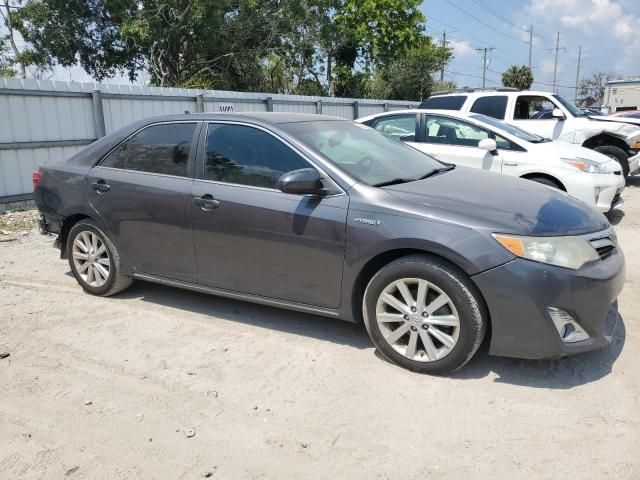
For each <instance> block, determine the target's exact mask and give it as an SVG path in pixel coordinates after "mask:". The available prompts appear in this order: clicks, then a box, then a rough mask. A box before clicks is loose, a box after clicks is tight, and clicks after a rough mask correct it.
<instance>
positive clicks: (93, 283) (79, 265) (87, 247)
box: [71, 230, 111, 288]
mask: <svg viewBox="0 0 640 480" xmlns="http://www.w3.org/2000/svg"><path fill="white" fill-rule="evenodd" d="M71 254H72V256H73V264H74V266H75V268H76V271H77V272H78V275H79V276H80V278H82V280H83V281H84V282H85V283H86V284H87V285H89V286H90V287H95V288H98V287H101V286H103V285H104V284H105V283H106V282H107V280H108V279H109V275H110V274H111V260H110V258H109V251H108V250H107V246H106V245H105V243H104V242H103V241H102V239H101V238H100V237H99V236H98V235H97V234H96V233H94V232H91V231H87V230H85V231H82V232H80V233H79V234H78V235H77V236H76V238H75V239H74V240H73V249H72V252H71Z"/></svg>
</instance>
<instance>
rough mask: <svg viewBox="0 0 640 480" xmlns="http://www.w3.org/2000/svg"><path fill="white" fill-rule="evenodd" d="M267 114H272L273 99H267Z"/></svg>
mask: <svg viewBox="0 0 640 480" xmlns="http://www.w3.org/2000/svg"><path fill="white" fill-rule="evenodd" d="M267 112H273V98H271V97H267Z"/></svg>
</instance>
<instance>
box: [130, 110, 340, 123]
mask: <svg viewBox="0 0 640 480" xmlns="http://www.w3.org/2000/svg"><path fill="white" fill-rule="evenodd" d="M188 120H196V121H216V120H218V121H219V120H222V121H224V120H227V121H229V120H234V121H249V122H252V123H262V124H272V125H279V124H283V123H298V122H314V121H315V122H317V121H322V120H324V121H329V120H341V121H347V120H345V119H344V118H339V117H332V116H328V115H316V114H313V113H289V112H240V113H214V112H211V113H183V114H179V115H162V116H156V117H149V118H145V119H144V120H142V122H144V123H146V124H151V123H157V122H183V121H188Z"/></svg>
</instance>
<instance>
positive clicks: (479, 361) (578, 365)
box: [451, 316, 627, 389]
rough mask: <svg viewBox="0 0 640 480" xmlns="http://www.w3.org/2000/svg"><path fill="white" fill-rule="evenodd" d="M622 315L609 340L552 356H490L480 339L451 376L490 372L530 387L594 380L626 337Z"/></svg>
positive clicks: (605, 372)
mask: <svg viewBox="0 0 640 480" xmlns="http://www.w3.org/2000/svg"><path fill="white" fill-rule="evenodd" d="M626 334H627V332H626V327H625V324H624V320H623V318H622V316H620V319H619V320H618V324H617V325H616V329H615V331H614V334H613V339H612V341H611V344H610V345H608V346H606V347H604V348H600V349H598V350H593V351H591V352H585V353H581V354H578V355H575V356H571V357H567V358H561V359H556V360H522V359H517V358H507V357H494V356H490V355H489V354H488V353H489V352H488V351H489V342H486V341H485V342H484V343H483V345H482V347H481V348H480V350H479V351H478V353H477V354H476V355H475V357H474V358H473V359H472V360H471V361H470V362H469V363H468V364H467V365H466V366H465V367H464V368H462V370H460V371H459V372H456V373H454V374H453V375H452V376H451V377H452V378H455V379H460V380H470V379H478V378H484V377H486V376H487V375H490V374H491V373H493V374H495V375H496V378H495V380H494V381H495V382H498V383H508V384H511V385H520V386H526V387H534V388H551V389H568V388H573V387H577V386H579V385H585V384H587V383H591V382H595V381H597V380H599V379H601V378H603V377H605V376H607V375H608V374H609V373H611V371H612V369H613V364H614V363H615V362H616V360H617V359H618V357H619V356H620V353H622V349H623V347H624V343H625V340H626Z"/></svg>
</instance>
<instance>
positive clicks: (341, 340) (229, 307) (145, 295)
mask: <svg viewBox="0 0 640 480" xmlns="http://www.w3.org/2000/svg"><path fill="white" fill-rule="evenodd" d="M114 298H115V299H117V298H129V299H138V300H140V301H144V302H150V303H154V304H157V305H163V306H166V307H171V308H175V309H178V310H185V311H189V312H193V313H197V314H200V315H205V316H210V317H215V318H219V319H222V320H224V321H231V322H238V323H243V324H245V325H252V326H255V327H260V328H269V329H272V330H277V331H280V332H285V333H289V334H293V335H301V336H306V337H310V338H315V339H318V340H323V341H327V342H332V343H338V344H342V345H347V346H351V347H354V348H358V349H371V350H372V354H374V355H376V356H377V357H378V358H380V359H382V360H384V358H383V357H382V355H380V354H379V353H378V352H376V351H375V349H374V348H373V344H372V342H371V340H370V339H369V336H368V334H367V332H366V330H365V328H364V326H363V325H361V324H353V323H349V322H345V321H342V320H338V319H332V318H325V317H321V316H317V315H311V314H305V313H300V312H294V311H289V310H283V309H280V308H275V307H268V306H264V305H257V304H253V303H249V302H244V301H240V300H233V299H227V298H223V297H216V296H213V295H208V294H204V293H198V292H192V291H189V290H183V289H179V288H174V287H167V286H164V285H157V284H153V283H147V282H142V281H137V282H134V283H133V285H132V286H131V287H130V288H129V289H127V290H126V291H125V292H122V293H120V294H118V295H116V296H115V297H114ZM625 338H626V329H625V325H624V321H623V319H622V317H621V318H620V320H619V321H618V325H617V326H616V330H615V333H614V337H613V341H612V343H611V345H609V346H608V347H605V348H602V349H599V350H595V351H593V352H587V353H583V354H580V355H577V356H574V357H569V358H565V359H560V360H521V359H513V358H506V357H494V356H490V355H489V352H488V350H489V344H488V343H489V342H487V341H485V342H484V343H483V345H482V346H481V347H480V350H479V351H478V353H477V354H476V355H475V356H474V358H473V359H472V360H471V361H470V362H469V363H468V364H467V365H465V366H464V367H463V368H462V369H461V370H460V371H459V372H456V373H454V374H452V375H451V376H450V378H451V379H452V380H456V379H457V380H478V379H482V378H485V377H487V376H489V375H491V374H494V375H496V376H497V378H496V379H495V380H494V381H496V382H500V383H508V384H512V385H520V386H525V387H535V388H553V389H568V388H572V387H575V386H578V385H584V384H587V383H590V382H594V381H596V380H599V379H600V378H602V377H604V376H606V375H607V374H609V373H610V372H611V370H612V367H613V364H614V363H615V361H616V359H617V358H618V356H619V355H620V353H621V352H622V348H623V346H624V343H625ZM385 361H386V360H385Z"/></svg>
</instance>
